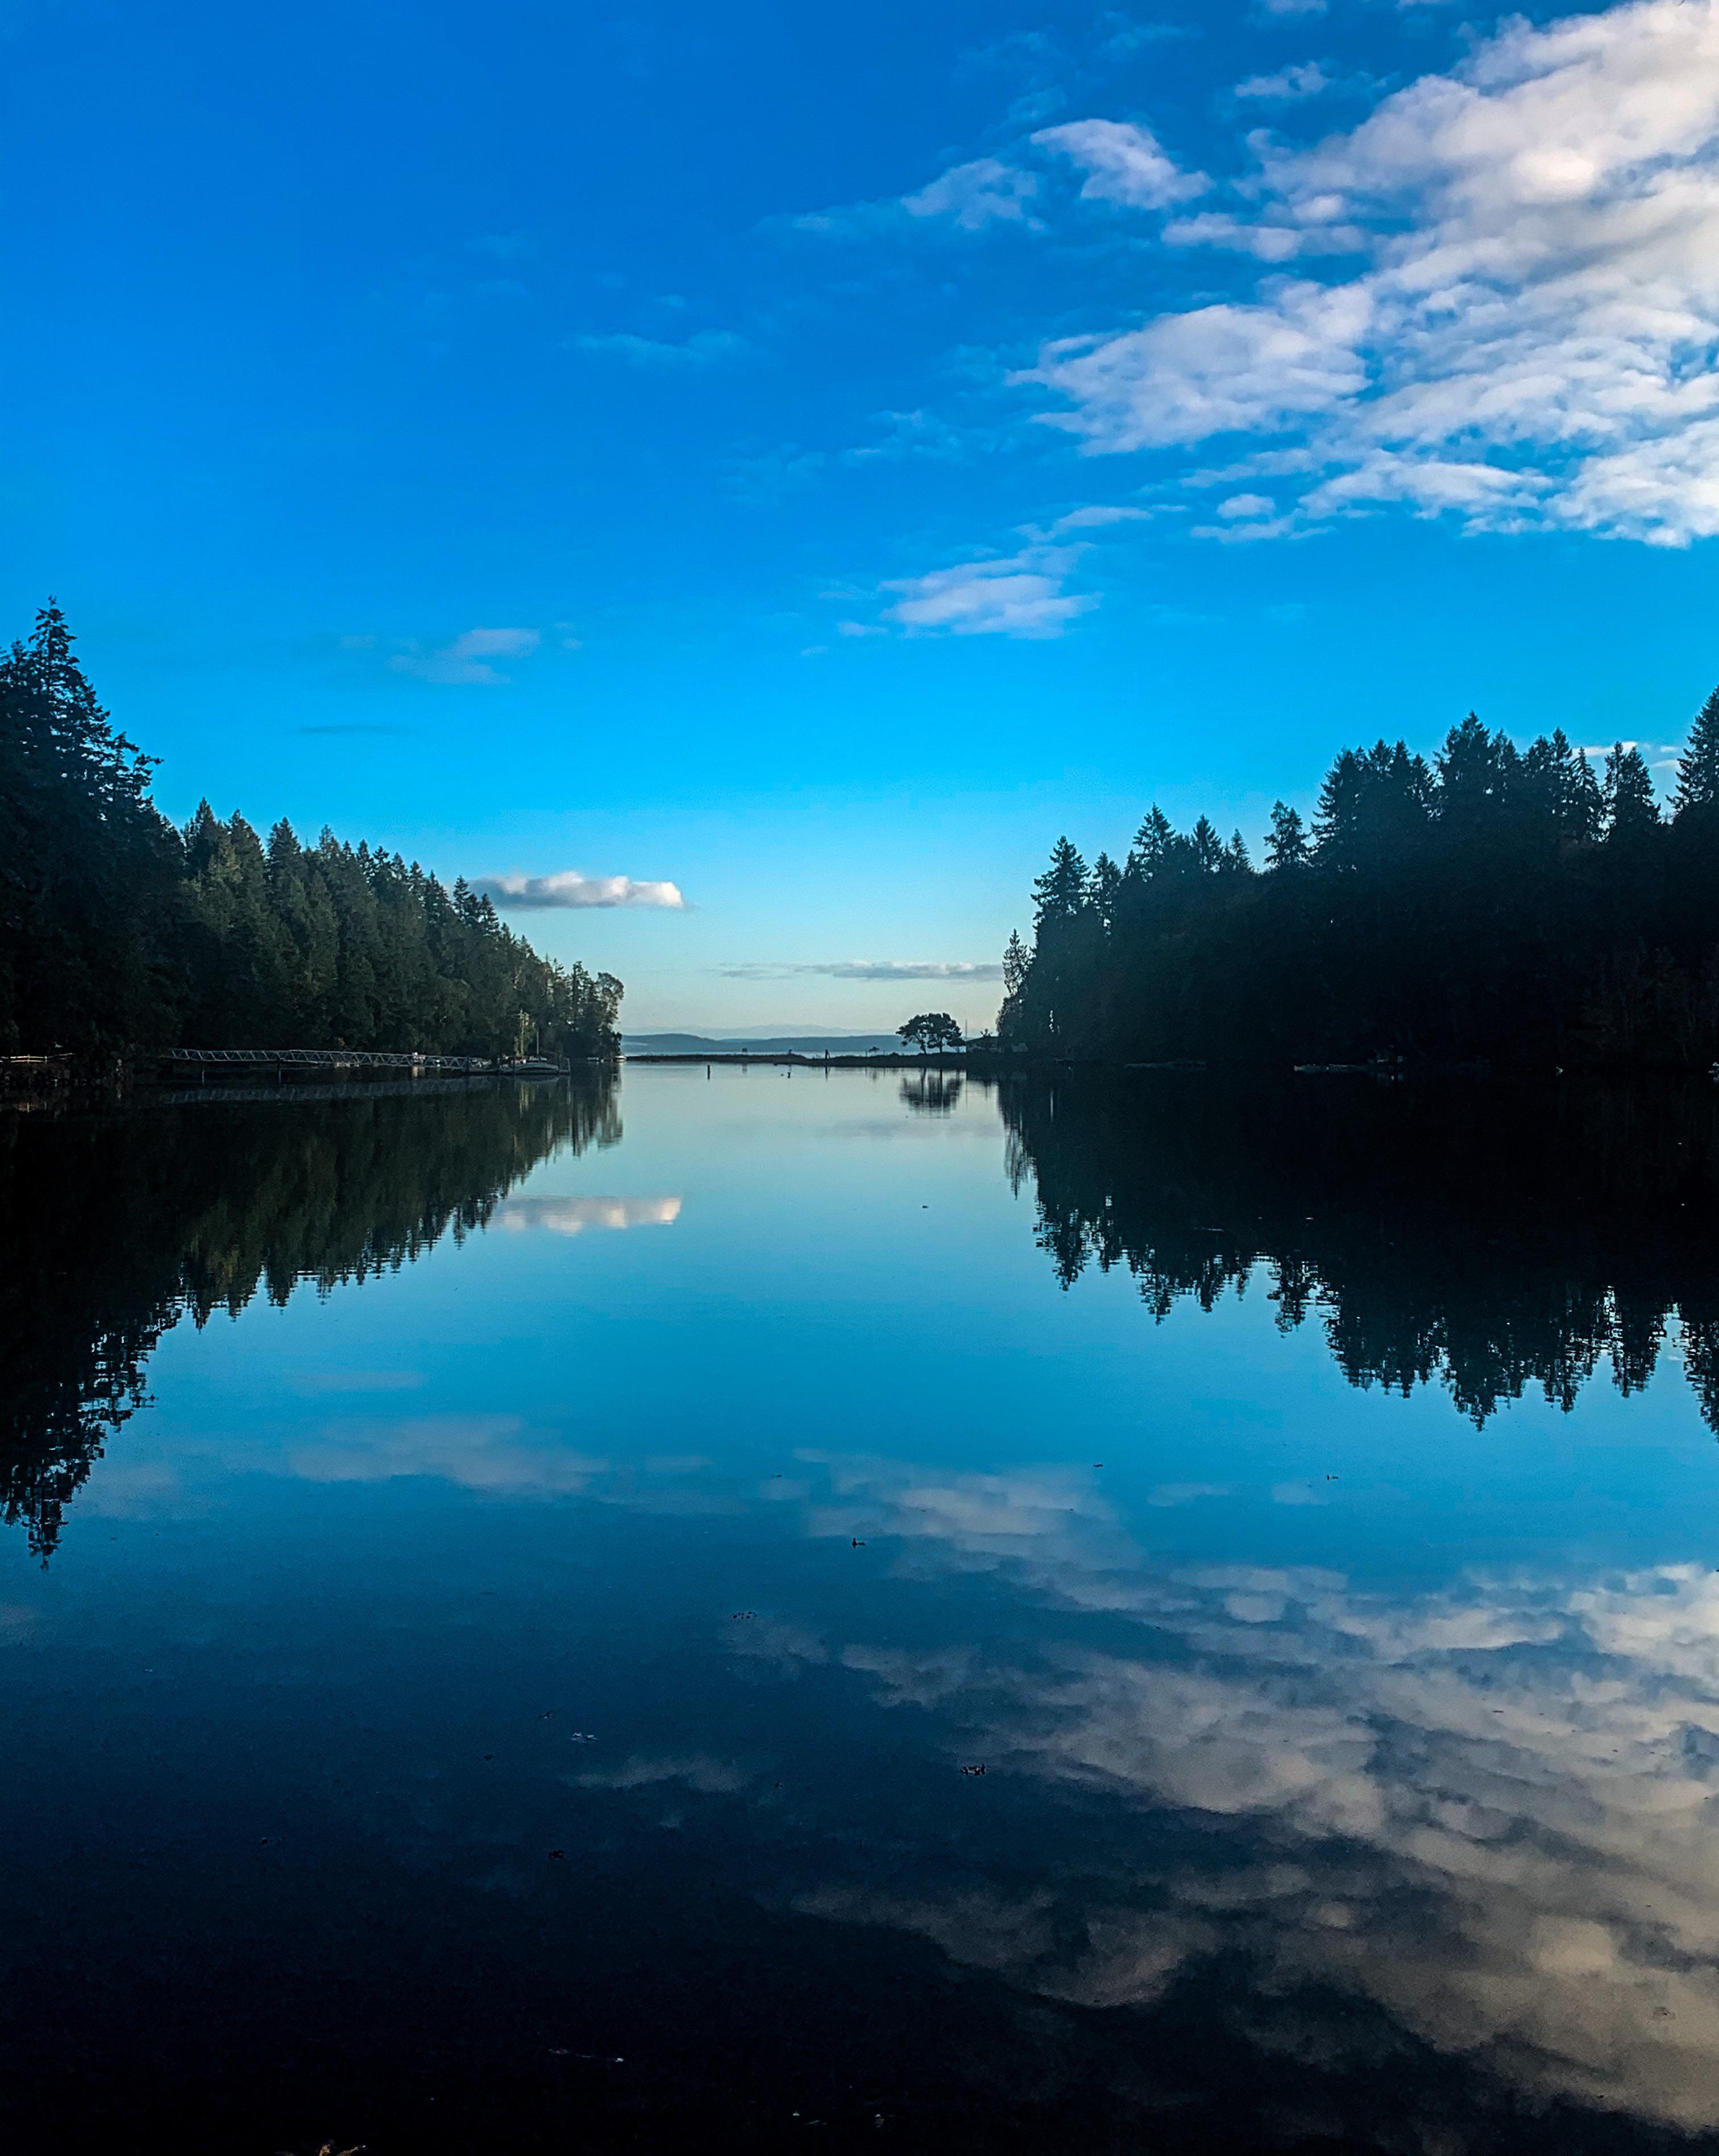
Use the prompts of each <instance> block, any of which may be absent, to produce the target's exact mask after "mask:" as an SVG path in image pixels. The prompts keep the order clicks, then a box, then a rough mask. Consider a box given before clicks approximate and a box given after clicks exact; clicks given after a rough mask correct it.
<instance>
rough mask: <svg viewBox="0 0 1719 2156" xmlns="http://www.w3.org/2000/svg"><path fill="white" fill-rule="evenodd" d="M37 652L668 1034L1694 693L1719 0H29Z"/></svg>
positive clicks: (18, 177)
mask: <svg viewBox="0 0 1719 2156" xmlns="http://www.w3.org/2000/svg"><path fill="white" fill-rule="evenodd" d="M0 201H3V203H4V208H5V213H6V215H5V228H6V236H5V239H4V243H3V244H4V248H5V256H6V264H7V276H6V290H7V293H8V323H7V327H6V331H5V332H4V335H3V339H0V413H3V419H0V503H3V505H4V513H3V516H0V587H3V594H4V599H5V608H4V613H3V619H0V629H3V633H4V634H5V636H6V637H7V638H8V639H9V638H10V637H12V636H13V635H18V634H23V632H24V631H25V630H26V629H28V625H29V622H30V619H31V618H32V615H33V611H34V609H35V608H36V607H38V605H39V604H41V603H43V602H44V600H45V599H46V598H47V597H48V595H49V593H53V594H54V596H55V597H56V598H58V599H59V603H61V604H62V605H63V606H64V608H65V609H66V612H67V613H68V615H69V619H70V621H71V624H72V627H73V629H74V630H75V632H76V633H77V635H78V637H79V639H80V643H79V649H80V656H81V658H82V660H83V661H84V664H85V667H86V668H87V670H89V672H90V676H91V678H92V679H93V680H94V681H95V685H96V687H97V688H98V690H99V691H100V694H101V696H103V699H104V701H105V702H106V703H107V704H108V705H109V706H110V708H111V710H112V711H113V714H114V717H115V722H116V723H117V724H118V725H119V726H121V728H123V730H124V731H126V733H127V734H128V735H129V736H130V737H131V738H132V739H133V740H135V741H136V742H138V743H140V744H141V746H142V747H145V748H146V749H147V750H148V751H150V752H151V753H152V754H154V755H157V756H158V757H160V758H161V759H162V762H161V767H160V770H159V772H158V773H157V780H156V790H157V798H158V799H159V801H160V803H161V804H162V807H163V808H164V809H166V810H167V813H169V814H172V815H173V816H174V817H175V818H176V819H183V818H184V817H186V816H187V815H188V814H189V813H190V812H191V811H192V808H194V807H195V806H196V804H197V802H198V798H200V797H203V796H207V797H208V798H209V800H210V801H211V802H212V803H213V805H214V807H215V808H217V809H218V811H219V812H220V813H221V814H223V815H226V814H231V813H232V812H233V811H234V810H238V811H239V812H241V813H243V814H244V815H245V816H247V817H248V818H249V819H250V820H251V821H252V822H254V823H255V824H258V825H259V826H261V827H263V828H264V829H266V827H267V826H268V825H269V824H271V823H272V822H273V821H274V820H275V819H277V818H278V817H280V816H282V815H285V816H287V817H289V818H290V819H291V820H292V822H293V823H294V824H295V827H296V828H297V829H299V830H300V833H301V834H309V835H312V836H314V834H316V832H317V831H318V830H319V829H321V827H322V826H324V825H325V824H327V825H330V826H331V827H332V828H333V829H335V830H336V832H338V833H339V834H341V836H343V837H346V838H350V839H353V840H354V841H356V840H357V839H360V838H364V839H369V840H370V841H371V842H372V844H377V843H380V844H385V845H387V846H389V847H391V848H398V849H399V850H402V851H403V852H404V853H406V854H407V855H410V856H413V857H415V858H418V859H420V860H423V863H424V864H425V865H426V866H428V867H432V868H434V870H436V871H437V873H438V874H439V875H441V876H443V877H444V879H445V880H449V881H451V880H453V879H454V877H456V876H459V875H464V876H466V877H468V878H470V879H471V880H473V881H475V882H478V883H480V885H482V887H484V888H485V889H487V890H488V891H490V894H491V895H492V896H494V897H495V901H496V903H497V904H498V906H500V907H501V908H502V910H503V911H504V913H505V916H506V918H507V919H508V920H509V921H510V922H511V925H512V926H513V927H516V929H518V930H520V931H521V932H523V933H524V934H525V935H526V936H527V937H530V939H531V941H532V942H535V943H536V944H537V945H538V947H540V948H541V949H544V950H546V951H547V952H552V953H553V954H555V955H557V956H558V957H578V958H581V959H582V960H583V961H584V962H586V963H587V964H588V965H589V966H591V967H593V968H606V969H608V970H609V971H611V972H613V973H617V974H618V975H619V976H620V977H621V978H623V980H624V981H625V983H627V989H628V994H627V1002H626V1006H625V1024H626V1026H627V1029H628V1030H629V1031H630V1032H638V1031H640V1030H647V1029H716V1030H723V1031H728V1032H734V1031H736V1030H738V1029H742V1028H751V1029H757V1031H759V1032H760V1033H763V1032H789V1031H813V1030H830V1031H854V1032H862V1031H868V1030H875V1029H888V1028H891V1027H893V1026H895V1025H896V1024H898V1023H900V1022H901V1019H905V1018H906V1016H907V1015H908V1014H910V1013H911V1012H912V1011H916V1010H920V1009H948V1010H950V1011H952V1013H953V1014H955V1015H956V1016H957V1018H958V1019H961V1020H962V1022H963V1023H964V1024H967V1025H968V1026H978V1025H982V1024H986V1023H988V1021H989V1020H990V1019H991V1018H992V1016H993V1014H994V1012H995V1010H996V1007H997V1004H998V999H999V996H1000V988H999V987H998V960H999V957H1000V955H1001V951H1002V947H1003V943H1004V942H1005V940H1006V938H1007V937H1008V933H1009V932H1010V930H1011V929H1012V928H1020V929H1022V930H1023V931H1025V930H1027V929H1028V928H1029V926H1030V900H1029V885H1030V882H1031V879H1032V878H1033V876H1034V875H1035V874H1037V873H1038V871H1039V869H1040V868H1041V867H1042V866H1043V864H1044V857H1045V855H1047V854H1048V852H1049V848H1050V846H1051V844H1052V843H1053V841H1054V840H1055V839H1057V837H1058V836H1059V834H1062V833H1064V832H1066V833H1067V834H1068V835H1069V836H1070V838H1072V839H1074V840H1075V843H1076V844H1078V845H1080V847H1081V848H1082V849H1083V850H1085V853H1086V855H1088V857H1089V858H1090V856H1091V855H1093V854H1094V853H1096V851H1097V850H1099V849H1100V848H1106V849H1108V850H1110V851H1111V853H1112V854H1114V855H1116V856H1117V857H1119V858H1120V857H1121V855H1122V853H1123V852H1125V851H1126V847H1127V844H1128V841H1129V839H1130V837H1131V834H1132V832H1133V830H1134V829H1135V828H1136V826H1137V824H1138V823H1139V821H1140V819H1141V816H1142V813H1143V811H1144V810H1145V808H1147V805H1148V804H1149V803H1151V802H1152V801H1153V800H1157V801H1158V802H1159V803H1162V806H1163V807H1164V808H1165V809H1166V810H1167V813H1168V814H1170V816H1171V817H1172V818H1173V820H1174V821H1175V822H1176V823H1177V824H1178V825H1185V824H1188V823H1191V822H1192V821H1193V819H1194V817H1196V816H1197V815H1198V814H1200V813H1202V812H1204V813H1206V814H1209V815H1210V816H1211V818H1212V819H1213V820H1214V823H1215V824H1218V825H1219V829H1221V831H1222V832H1223V833H1224V834H1225V835H1226V836H1227V834H1229V831H1230V830H1231V829H1232V828H1236V827H1239V829H1241V831H1242V832H1243V834H1244V836H1245V837H1246V839H1248V841H1249V844H1250V845H1252V846H1253V848H1254V849H1255V855H1257V854H1258V851H1259V846H1260V834H1261V833H1262V831H1263V829H1264V827H1265V822H1266V818H1267V814H1268V812H1269V810H1270V805H1271V803H1272V802H1273V801H1274V799H1275V798H1279V797H1281V798H1284V799H1285V800H1288V801H1289V802H1291V803H1294V804H1296V805H1297V806H1299V807H1300V808H1301V809H1302V810H1303V812H1304V813H1306V812H1307V811H1308V810H1309V809H1310V808H1311V803H1312V802H1313V799H1314V797H1315V795H1316V791H1317V788H1318V784H1319V780H1320V777H1321V773H1322V771H1323V769H1324V767H1325V766H1326V764H1327V763H1328V762H1329V761H1330V759H1331V757H1332V755H1333V754H1334V753H1335V752H1337V750H1338V749H1339V748H1341V747H1344V746H1346V745H1349V744H1352V743H1354V742H1361V741H1363V740H1364V741H1368V742H1370V741H1372V740H1373V739H1374V738H1376V737H1378V736H1379V735H1381V734H1384V735H1388V736H1389V737H1392V738H1393V739H1394V738H1395V737H1397V736H1398V735H1399V734H1400V735H1402V736H1403V737H1406V738H1407V739H1408V741H1409V743H1410V745H1411V747H1416V748H1419V749H1422V750H1425V751H1427V752H1431V751H1432V750H1433V749H1434V747H1436V745H1437V743H1438V742H1439V739H1440V738H1441V737H1442V736H1443V735H1444V732H1445V731H1446V730H1447V728H1448V727H1449V726H1450V725H1451V724H1452V723H1453V722H1454V721H1456V720H1458V719H1460V717H1461V716H1463V714H1464V713H1465V712H1466V711H1468V710H1469V709H1470V708H1471V707H1472V708H1474V709H1475V710H1477V711H1479V713H1480V716H1481V717H1482V718H1483V719H1484V720H1485V721H1486V722H1487V723H1488V724H1489V725H1491V726H1500V727H1503V728H1505V729H1506V730H1507V731H1509V732H1511V734H1512V735H1514V736H1516V737H1517V738H1518V739H1526V738H1527V737H1529V736H1531V735H1532V734H1534V733H1537V732H1539V731H1542V730H1547V729H1550V728H1551V727H1552V726H1562V727H1563V728H1564V729H1565V731H1567V732H1568V735H1569V736H1570V737H1571V738H1572V739H1573V741H1575V742H1578V744H1580V745H1582V746H1583V747H1588V748H1590V749H1591V748H1593V747H1598V746H1601V745H1609V744H1610V743H1611V742H1613V741H1614V739H1618V738H1622V739H1624V740H1625V741H1629V742H1635V743H1638V744H1639V746H1640V747H1642V749H1643V751H1644V752H1645V755H1646V756H1647V757H1648V758H1649V761H1650V763H1651V764H1653V765H1654V766H1655V776H1656V778H1658V779H1659V780H1660V783H1661V784H1662V786H1663V785H1664V783H1665V780H1666V778H1667V773H1668V768H1669V762H1670V758H1671V757H1672V756H1673V755H1674V754H1675V747H1676V746H1677V744H1678V743H1679V742H1680V741H1681V737H1682V734H1683V731H1684V729H1685V728H1686V725H1687V723H1688V721H1689V718H1690V716H1691V713H1692V712H1693V711H1694V710H1695V708H1696V706H1697V705H1698V704H1699V702H1700V701H1701V698H1702V696H1705V695H1706V692H1707V691H1708V690H1710V689H1711V687H1712V685H1713V683H1714V680H1715V678H1716V676H1719V656H1716V639H1715V638H1714V635H1713V634H1712V630H1711V618H1712V603H1711V573H1712V567H1713V559H1714V555H1713V548H1714V541H1715V537H1716V535H1719V375H1716V373H1715V372H1714V367H1713V361H1714V354H1715V351H1716V348H1719V0H1641V4H1636V5H1629V6H1614V7H1604V8H1600V7H1596V8H1586V9H1578V10H1574V11H1572V10H1570V9H1568V8H1541V7H1530V8H1526V9H1521V8H1512V9H1510V10H1509V11H1507V12H1506V11H1502V10H1501V11H1497V12H1496V13H1494V12H1482V13H1478V14H1465V13H1462V12H1461V11H1460V10H1459V9H1457V8H1453V7H1450V6H1443V5H1436V4H1419V5H1414V4H1406V0H1405V4H1403V5H1398V6H1393V5H1389V4H1386V0H1329V4H1326V0H1251V4H1247V5H1243V4H1239V0H1219V4H1214V5H1209V6H1207V7H1204V8H1194V7H1193V6H1192V5H1190V4H1188V0H1178V4H1176V5H1173V6H1167V7H1164V8H1131V9H1129V10H1126V11H1123V10H1120V9H1116V8H1104V7H1090V6H1082V7H1075V6H1070V5H1067V4H1060V0H986V4H984V5H983V6H981V5H978V4H967V0H961V4H953V0H948V3H947V4H944V5H942V6H939V7H936V8H929V9H928V8H925V7H924V6H923V5H912V6H909V5H906V4H903V0H880V4H878V5H876V6H875V7H873V8H870V9H868V10H867V11H865V15H864V17H863V18H858V17H849V16H848V15H846V14H845V13H842V12H840V11H836V12H830V11H825V10H817V9H808V8H789V7H786V6H783V5H781V4H777V5H761V4H758V0H735V4H733V5H732V6H731V7H729V8H725V9H722V10H713V9H711V8H707V7H692V6H689V5H685V4H678V5H669V4H665V5H658V6H652V7H632V6H618V7H616V8H613V9H612V10H609V11H608V12H606V13H599V12H598V11H588V10H568V9H565V8H560V7H554V6H549V5H546V4H531V0H497V4H495V5H494V6H492V7H490V8H486V9H485V10H482V11H475V10H473V9H471V8H463V7H454V6H452V5H449V4H448V0H424V3H423V4H420V5H418V6H414V7H411V8H407V7H404V6H401V5H398V4H382V0H348V3H347V4H346V5H344V6H342V7H341V8H334V7H331V6H330V5H328V4H326V0H302V4H300V6H299V7H297V8H294V9H291V10H288V11H281V12H275V13H270V12H269V11H258V10H252V9H233V8H230V7H216V6H215V5H213V4H211V3H210V0H202V4H193V3H192V0H167V4H166V5H164V6H162V7H159V8H151V9H147V10H122V9H119V8H114V7H112V6H111V5H109V4H96V0H58V4H54V0H0Z"/></svg>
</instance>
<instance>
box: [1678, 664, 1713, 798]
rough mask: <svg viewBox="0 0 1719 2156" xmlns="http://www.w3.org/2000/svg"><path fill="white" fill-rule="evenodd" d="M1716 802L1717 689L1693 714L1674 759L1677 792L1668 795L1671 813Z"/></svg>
mask: <svg viewBox="0 0 1719 2156" xmlns="http://www.w3.org/2000/svg"><path fill="white" fill-rule="evenodd" d="M1716 802H1719V689H1715V690H1713V692H1712V694H1711V696H1709V697H1708V699H1707V701H1706V703H1705V704H1703V705H1702V706H1701V709H1700V711H1697V712H1696V715H1695V718H1694V721H1693V722H1692V723H1691V726H1690V729H1689V740H1688V742H1687V743H1686V745H1685V747H1684V751H1683V753H1682V755H1681V757H1679V758H1678V759H1677V790H1676V792H1675V793H1674V794H1673V795H1672V796H1671V807H1672V809H1673V811H1674V813H1675V814H1677V815H1680V816H1681V814H1683V812H1684V811H1685V809H1686V808H1711V806H1712V805H1713V804H1714V803H1716Z"/></svg>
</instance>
